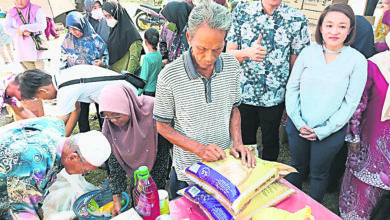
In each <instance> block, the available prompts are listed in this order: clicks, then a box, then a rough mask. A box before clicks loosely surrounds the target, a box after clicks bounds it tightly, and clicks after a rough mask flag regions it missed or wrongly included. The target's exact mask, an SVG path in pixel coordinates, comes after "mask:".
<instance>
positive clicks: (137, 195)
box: [133, 166, 160, 220]
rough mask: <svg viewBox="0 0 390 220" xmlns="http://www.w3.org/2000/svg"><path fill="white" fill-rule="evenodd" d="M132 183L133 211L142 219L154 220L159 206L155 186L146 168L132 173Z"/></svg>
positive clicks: (158, 212)
mask: <svg viewBox="0 0 390 220" xmlns="http://www.w3.org/2000/svg"><path fill="white" fill-rule="evenodd" d="M134 183H135V184H136V187H135V188H134V189H133V199H134V201H135V210H136V211H137V212H138V214H139V215H140V216H141V217H142V219H144V220H155V219H156V218H157V217H158V216H159V215H160V204H159V198H158V191H157V187H156V184H155V183H154V181H153V179H152V177H151V176H150V175H149V170H148V167H147V166H141V167H139V168H138V170H136V171H135V172H134Z"/></svg>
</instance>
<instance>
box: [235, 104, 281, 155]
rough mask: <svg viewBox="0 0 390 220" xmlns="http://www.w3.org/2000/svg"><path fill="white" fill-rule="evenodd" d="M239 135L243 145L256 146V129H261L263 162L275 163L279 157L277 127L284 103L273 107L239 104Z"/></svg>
mask: <svg viewBox="0 0 390 220" xmlns="http://www.w3.org/2000/svg"><path fill="white" fill-rule="evenodd" d="M239 110H240V114H241V134H242V141H243V143H244V144H245V145H249V144H256V143H257V140H256V134H257V129H258V128H259V126H260V128H261V134H262V143H263V151H262V158H263V159H264V160H270V161H276V160H277V159H278V156H279V126H280V120H281V119H282V114H283V111H284V103H281V104H279V105H277V106H273V107H259V106H252V105H245V104H241V105H240V106H239Z"/></svg>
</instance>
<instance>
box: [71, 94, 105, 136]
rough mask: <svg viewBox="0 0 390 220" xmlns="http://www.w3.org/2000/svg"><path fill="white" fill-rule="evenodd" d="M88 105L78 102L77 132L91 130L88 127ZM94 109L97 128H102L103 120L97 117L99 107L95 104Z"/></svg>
mask: <svg viewBox="0 0 390 220" xmlns="http://www.w3.org/2000/svg"><path fill="white" fill-rule="evenodd" d="M89 104H90V103H85V102H80V116H79V119H78V120H77V122H78V123H79V130H80V133H81V132H87V131H90V130H91V128H90V127H89ZM95 107H96V114H97V117H98V121H99V126H100V128H102V125H103V119H101V118H100V115H99V105H98V104H96V103H95Z"/></svg>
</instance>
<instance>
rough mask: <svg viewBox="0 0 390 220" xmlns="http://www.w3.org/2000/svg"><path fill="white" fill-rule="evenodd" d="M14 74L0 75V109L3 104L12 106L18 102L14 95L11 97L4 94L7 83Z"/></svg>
mask: <svg viewBox="0 0 390 220" xmlns="http://www.w3.org/2000/svg"><path fill="white" fill-rule="evenodd" d="M15 76H16V74H11V75H10V76H6V77H0V109H1V108H3V107H5V104H8V105H13V106H14V105H16V104H17V103H18V100H17V99H16V98H15V97H11V96H8V95H7V94H6V89H7V86H8V83H9V82H10V81H11V80H12V79H13V78H14V77H15Z"/></svg>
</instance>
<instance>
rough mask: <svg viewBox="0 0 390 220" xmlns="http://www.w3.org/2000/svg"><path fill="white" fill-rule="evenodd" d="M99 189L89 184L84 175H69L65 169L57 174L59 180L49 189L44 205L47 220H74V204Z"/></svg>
mask: <svg viewBox="0 0 390 220" xmlns="http://www.w3.org/2000/svg"><path fill="white" fill-rule="evenodd" d="M97 189H99V188H98V187H96V186H94V185H92V184H91V183H89V182H87V181H86V180H85V178H84V177H83V176H82V175H75V174H73V175H69V174H68V173H67V172H66V171H65V169H63V170H62V171H61V172H60V173H59V174H57V180H56V182H55V183H53V185H51V186H50V188H49V194H48V195H47V196H46V197H45V199H44V201H43V205H42V210H43V215H44V218H43V219H45V220H65V219H74V218H75V217H76V215H75V214H74V212H73V211H72V206H73V203H74V202H75V201H76V199H77V198H78V197H79V196H81V195H82V194H84V193H87V192H90V191H94V190H97Z"/></svg>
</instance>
